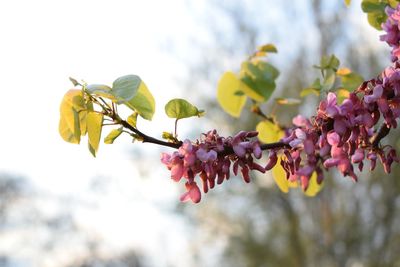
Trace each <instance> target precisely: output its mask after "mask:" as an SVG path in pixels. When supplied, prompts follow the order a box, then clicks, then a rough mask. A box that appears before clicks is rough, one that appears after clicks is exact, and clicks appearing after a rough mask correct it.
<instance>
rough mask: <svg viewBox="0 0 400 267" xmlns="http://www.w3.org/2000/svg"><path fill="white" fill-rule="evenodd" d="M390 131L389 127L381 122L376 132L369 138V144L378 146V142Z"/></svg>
mask: <svg viewBox="0 0 400 267" xmlns="http://www.w3.org/2000/svg"><path fill="white" fill-rule="evenodd" d="M389 132H390V127H388V126H387V124H386V123H383V124H382V125H381V127H380V128H379V131H377V132H376V134H375V135H374V136H372V138H371V144H372V146H373V147H374V148H376V147H378V145H379V142H380V141H381V140H382V139H383V138H384V137H385V136H386V135H388V134H389Z"/></svg>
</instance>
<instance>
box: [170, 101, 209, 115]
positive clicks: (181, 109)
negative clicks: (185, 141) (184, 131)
mask: <svg viewBox="0 0 400 267" xmlns="http://www.w3.org/2000/svg"><path fill="white" fill-rule="evenodd" d="M202 112H204V111H201V112H200V111H199V109H198V108H197V107H195V106H194V105H192V104H190V103H189V102H188V101H186V100H185V99H180V98H175V99H172V100H170V101H169V102H168V103H167V104H166V105H165V113H166V114H167V116H168V117H170V118H175V119H183V118H189V117H193V116H199V115H200V113H202Z"/></svg>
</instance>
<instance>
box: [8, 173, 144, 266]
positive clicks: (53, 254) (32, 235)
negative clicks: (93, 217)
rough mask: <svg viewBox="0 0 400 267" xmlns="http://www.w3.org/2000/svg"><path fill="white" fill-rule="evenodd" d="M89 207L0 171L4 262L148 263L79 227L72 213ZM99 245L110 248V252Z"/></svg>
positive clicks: (133, 253) (97, 264)
mask: <svg viewBox="0 0 400 267" xmlns="http://www.w3.org/2000/svg"><path fill="white" fill-rule="evenodd" d="M74 204H76V205H74ZM85 205H87V203H86V202H85V201H83V200H77V199H69V198H63V197H61V196H57V195H56V196H54V195H51V194H49V193H45V192H41V191H40V190H39V189H37V188H35V186H34V185H32V184H31V183H29V181H28V180H27V179H25V178H22V177H18V176H13V175H7V174H0V240H1V242H0V266H1V267H8V266H10V267H12V266H24V267H25V266H26V267H30V266H51V265H52V264H50V265H49V263H53V264H56V265H57V266H81V267H83V266H91V267H111V266H113V267H139V266H144V265H143V260H142V259H143V257H141V255H139V254H138V252H136V251H134V250H129V251H125V252H123V253H119V252H118V251H115V250H111V249H107V243H106V242H104V241H103V240H102V239H101V238H100V237H99V236H97V235H95V234H93V233H89V232H87V230H85V229H82V228H81V227H80V226H79V224H78V223H77V222H76V218H75V215H74V212H76V210H77V209H78V207H79V208H84V206H85ZM100 248H101V249H103V250H104V249H107V254H106V256H105V255H104V253H103V254H102V253H101V251H100ZM82 255H84V256H82ZM77 259H78V260H77ZM53 266H54V265H53Z"/></svg>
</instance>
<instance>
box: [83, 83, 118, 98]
mask: <svg viewBox="0 0 400 267" xmlns="http://www.w3.org/2000/svg"><path fill="white" fill-rule="evenodd" d="M86 90H87V91H88V92H89V93H90V94H95V95H98V96H101V97H105V98H108V99H111V100H113V101H116V97H115V96H114V95H113V92H112V89H111V87H109V86H107V85H104V84H89V85H87V86H86Z"/></svg>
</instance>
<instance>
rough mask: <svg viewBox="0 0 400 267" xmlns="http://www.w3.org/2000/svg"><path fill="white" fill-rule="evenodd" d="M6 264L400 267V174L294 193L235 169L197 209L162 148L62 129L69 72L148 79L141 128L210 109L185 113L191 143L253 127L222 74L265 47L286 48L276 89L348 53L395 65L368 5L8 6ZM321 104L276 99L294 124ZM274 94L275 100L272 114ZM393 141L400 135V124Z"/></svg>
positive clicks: (3, 44)
mask: <svg viewBox="0 0 400 267" xmlns="http://www.w3.org/2000/svg"><path fill="white" fill-rule="evenodd" d="M0 25H1V26H0V33H1V41H0V70H1V72H0V86H1V98H0V99H1V103H0V111H1V115H2V116H1V127H0V266H1V267H22V266H23V267H25V266H27V267H36V266H38V267H42V266H44V267H47V266H48V267H50V266H61V267H72V266H77V267H84V266H85V267H139V266H155V267H158V266H160V267H161V266H177V267H180V266H193V267H196V266H199V267H200V266H201V267H202V266H206V267H207V266H249V267H253V266H254V267H256V266H260V267H261V266H299V267H300V266H338V267H339V266H340V267H341V266H351V267H360V266H400V256H399V255H400V213H399V210H400V197H399V193H400V180H399V177H398V176H399V175H400V169H399V167H398V166H395V167H394V168H393V172H392V174H390V175H386V174H383V172H382V170H381V169H380V168H378V169H377V170H376V171H374V173H369V172H365V173H363V174H362V175H361V176H360V179H359V180H360V181H359V182H358V183H357V184H355V183H353V182H352V181H351V180H350V179H348V178H343V177H341V176H340V175H338V174H336V173H330V174H329V175H327V179H326V184H325V187H324V189H323V190H322V191H321V192H320V193H319V195H318V196H316V197H315V198H308V197H306V196H304V195H303V194H302V192H301V191H299V190H293V191H291V192H290V193H289V194H284V193H281V192H280V191H279V189H278V188H277V187H276V186H275V185H274V183H273V181H272V178H271V177H270V175H269V174H265V175H253V177H252V179H253V182H252V183H251V184H246V185H245V184H244V183H243V182H242V181H241V179H232V180H230V181H229V182H228V183H225V184H224V185H223V186H220V187H218V188H216V189H214V190H212V191H211V192H209V193H208V194H207V195H206V196H205V197H204V199H203V200H202V202H201V203H200V204H197V205H193V204H190V203H186V204H182V203H179V200H178V199H179V194H180V193H182V192H183V190H184V189H183V186H182V185H179V184H176V183H173V182H172V181H171V180H170V179H169V172H168V171H167V170H166V169H165V168H164V167H163V166H162V165H161V164H160V161H159V154H160V152H162V151H170V150H169V149H168V148H162V147H157V146H155V145H152V144H139V143H134V144H132V143H131V141H130V140H129V138H127V137H121V138H119V139H118V140H117V141H116V142H115V143H114V145H101V147H100V150H99V153H98V156H97V158H93V157H92V156H91V155H90V153H89V152H88V150H87V148H86V145H85V144H84V142H82V144H81V145H79V146H77V145H70V144H67V143H65V142H63V141H62V139H61V138H60V137H59V136H58V115H59V104H60V101H61V98H62V96H63V94H64V93H65V92H66V91H67V90H68V89H70V88H71V87H72V85H71V83H70V82H69V80H68V77H70V76H71V77H74V78H76V79H78V80H81V79H83V80H85V81H87V82H88V83H105V84H111V83H112V81H113V80H114V79H115V78H117V77H119V76H122V75H125V74H138V75H140V76H141V78H142V79H143V80H144V81H145V82H146V84H147V86H148V87H149V89H150V90H151V91H152V92H153V94H154V96H155V98H156V107H157V111H156V115H155V118H154V121H153V122H151V123H149V122H146V121H139V126H140V129H141V130H142V131H143V132H145V133H148V134H151V135H153V136H155V137H160V135H161V133H162V131H172V129H173V120H170V119H167V118H166V115H165V114H164V112H163V106H164V105H165V104H166V103H167V101H168V100H169V99H171V98H175V97H182V98H185V99H187V100H189V101H190V102H192V103H193V104H195V105H196V106H198V107H201V108H204V109H206V111H207V114H206V116H205V117H203V118H201V119H198V118H196V119H187V120H186V121H185V120H183V121H181V122H180V125H179V135H180V137H181V138H190V139H196V138H198V137H199V135H200V133H202V132H206V131H208V130H209V129H214V128H217V129H218V131H219V132H220V133H221V134H222V135H230V134H233V133H235V132H237V131H238V130H251V129H254V127H255V125H256V123H257V122H258V118H256V117H255V116H254V115H252V114H250V113H249V112H247V113H246V112H245V113H244V114H243V116H242V117H241V118H240V119H232V118H230V117H229V116H227V115H226V114H224V113H223V111H222V110H221V108H220V107H219V106H218V104H217V103H216V97H215V95H216V85H217V82H218V79H219V77H220V76H221V74H222V73H223V72H224V71H227V70H233V71H236V70H238V69H239V67H240V62H241V61H242V60H244V59H245V58H246V56H247V55H249V54H250V53H251V52H252V51H254V49H255V48H256V47H257V46H258V45H261V44H264V43H274V44H275V45H276V46H277V48H278V51H279V53H278V54H277V55H272V56H271V57H270V60H271V62H272V63H273V64H275V65H276V66H277V67H278V68H279V69H280V71H281V75H280V77H279V80H278V86H277V90H276V91H275V93H274V97H279V96H285V97H296V98H297V97H299V92H300V91H301V89H302V88H304V87H306V86H307V85H309V84H311V82H312V81H313V79H314V78H315V77H316V76H317V75H318V72H317V70H315V69H313V68H312V65H313V64H316V63H318V62H319V59H320V57H321V55H327V54H332V53H334V54H336V55H337V56H338V58H340V59H341V62H342V66H345V67H349V68H351V69H352V70H355V71H358V72H359V73H361V74H362V75H363V76H364V77H365V78H370V77H374V76H376V75H377V74H378V73H379V72H380V71H381V70H382V69H383V68H384V67H385V66H386V65H389V64H390V60H389V49H388V48H387V47H386V46H385V44H383V43H382V42H380V41H379V35H380V33H379V32H377V31H376V30H374V29H372V28H371V27H370V26H369V25H368V23H367V19H366V16H365V14H363V13H362V12H361V8H360V0H357V1H356V0H353V1H352V4H351V6H350V7H349V8H346V7H345V5H344V3H343V1H341V0H337V1H331V0H279V1H278V0H268V1H267V0H265V1H256V0H242V1H239V0H231V1H221V0H204V1H189V0H170V1H161V0H148V1H139V0H131V1H128V0H115V1H105V0H96V1H94V0H93V1H92V0H80V1H78V0H70V1H62V0H60V1H50V0H36V1H28V0H14V1H1V2H0ZM317 103H318V99H317V98H316V97H315V96H309V97H307V98H305V99H304V101H303V103H302V104H301V105H299V106H295V107H290V108H287V107H285V108H278V109H277V111H276V113H277V115H278V118H279V120H280V121H281V122H282V123H289V122H290V120H291V118H292V117H293V116H294V115H296V114H298V113H301V114H303V115H306V116H310V115H312V114H313V112H314V111H315V107H316V105H317ZM271 108H272V107H271V104H267V105H265V106H263V109H264V110H265V111H266V112H267V113H268V111H270V110H271ZM386 142H390V143H394V144H396V145H398V144H397V143H398V133H392V135H391V136H389V137H388V138H387V141H386Z"/></svg>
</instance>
